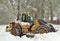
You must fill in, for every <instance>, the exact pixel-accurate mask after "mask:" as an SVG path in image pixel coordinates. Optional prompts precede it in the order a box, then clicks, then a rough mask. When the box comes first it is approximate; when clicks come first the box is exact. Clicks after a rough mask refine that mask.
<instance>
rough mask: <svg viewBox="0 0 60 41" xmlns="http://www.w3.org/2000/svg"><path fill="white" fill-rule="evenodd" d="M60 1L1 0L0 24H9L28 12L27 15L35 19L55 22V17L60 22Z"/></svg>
mask: <svg viewBox="0 0 60 41" xmlns="http://www.w3.org/2000/svg"><path fill="white" fill-rule="evenodd" d="M59 1H60V0H0V24H7V23H9V22H10V21H13V20H14V19H15V18H16V15H17V14H18V12H19V14H22V13H23V12H27V14H28V13H29V14H32V16H33V17H34V19H43V20H45V21H47V22H53V20H54V18H55V17H56V18H57V19H58V20H60V18H59V17H60V14H59V13H60V11H59V10H60V3H59ZM18 5H19V6H18ZM18 8H19V10H18Z"/></svg>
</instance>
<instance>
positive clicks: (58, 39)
mask: <svg viewBox="0 0 60 41" xmlns="http://www.w3.org/2000/svg"><path fill="white" fill-rule="evenodd" d="M54 26H55V27H56V26H57V25H54ZM5 27H6V25H0V41H60V30H58V31H57V32H55V33H54V32H52V33H48V34H37V35H35V37H34V38H27V37H26V36H23V37H22V38H20V37H18V36H13V35H11V34H10V33H9V32H5ZM58 27H60V26H59V25H58Z"/></svg>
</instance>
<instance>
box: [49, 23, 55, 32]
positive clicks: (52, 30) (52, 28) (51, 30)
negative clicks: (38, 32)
mask: <svg viewBox="0 0 60 41" xmlns="http://www.w3.org/2000/svg"><path fill="white" fill-rule="evenodd" d="M49 26H50V27H51V29H50V32H56V31H55V29H54V27H53V26H52V25H51V24H50V25H49Z"/></svg>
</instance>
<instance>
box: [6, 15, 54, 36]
mask: <svg viewBox="0 0 60 41" xmlns="http://www.w3.org/2000/svg"><path fill="white" fill-rule="evenodd" d="M17 21H19V19H18V20H17ZM9 31H10V32H11V34H12V35H15V36H20V37H21V36H23V35H26V36H27V37H34V35H35V34H44V33H48V32H55V29H54V27H53V26H52V25H51V24H48V23H47V22H45V21H44V20H41V19H38V20H35V21H34V20H31V18H30V17H28V15H26V14H22V22H11V23H10V24H9V25H8V26H7V27H6V32H9Z"/></svg>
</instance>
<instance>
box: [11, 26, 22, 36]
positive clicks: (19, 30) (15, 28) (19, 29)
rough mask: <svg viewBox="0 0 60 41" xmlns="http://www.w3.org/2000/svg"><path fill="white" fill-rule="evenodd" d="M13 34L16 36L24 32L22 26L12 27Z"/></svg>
mask: <svg viewBox="0 0 60 41" xmlns="http://www.w3.org/2000/svg"><path fill="white" fill-rule="evenodd" d="M11 34H12V35H14V36H20V37H21V34H22V28H21V27H20V26H15V27H13V28H12V29H11Z"/></svg>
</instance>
